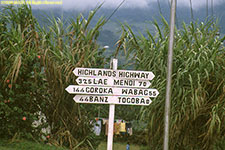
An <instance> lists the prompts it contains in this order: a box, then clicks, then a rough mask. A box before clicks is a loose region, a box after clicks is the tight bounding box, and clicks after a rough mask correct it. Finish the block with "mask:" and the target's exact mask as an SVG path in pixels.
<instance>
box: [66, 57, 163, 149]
mask: <svg viewBox="0 0 225 150" xmlns="http://www.w3.org/2000/svg"><path fill="white" fill-rule="evenodd" d="M111 68H112V69H98V68H75V69H74V71H73V73H74V74H75V75H76V76H78V78H77V79H76V82H77V83H78V85H69V86H68V87H67V88H66V89H65V90H66V91H67V92H68V93H70V94H79V95H76V96H75V97H74V98H73V99H74V101H75V102H76V103H90V104H109V127H108V139H107V150H112V146H113V124H114V112H115V104H119V105H143V106H148V105H149V104H151V102H152V101H151V99H150V97H153V98H154V97H157V96H158V94H159V92H158V90H157V89H148V87H149V86H150V85H151V83H150V82H149V80H152V79H153V78H154V77H155V75H154V74H153V73H152V72H150V71H134V70H117V59H112V61H111ZM80 94H81V95H80Z"/></svg>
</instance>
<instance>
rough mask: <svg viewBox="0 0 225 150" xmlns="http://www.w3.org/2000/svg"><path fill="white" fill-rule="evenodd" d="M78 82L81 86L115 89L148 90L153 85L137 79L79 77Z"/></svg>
mask: <svg viewBox="0 0 225 150" xmlns="http://www.w3.org/2000/svg"><path fill="white" fill-rule="evenodd" d="M76 82H77V83H78V84H79V85H101V86H114V87H141V88H148V87H149V86H150V85H151V83H150V82H149V81H147V80H135V79H119V78H105V77H101V78H100V77H78V78H77V79H76Z"/></svg>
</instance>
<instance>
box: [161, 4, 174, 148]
mask: <svg viewBox="0 0 225 150" xmlns="http://www.w3.org/2000/svg"><path fill="white" fill-rule="evenodd" d="M175 14H176V0H171V10H170V37H169V49H168V61H167V69H168V72H167V84H166V102H165V122H164V123H165V129H164V150H168V149H169V146H168V145H169V117H170V97H171V76H172V62H173V39H174V26H175Z"/></svg>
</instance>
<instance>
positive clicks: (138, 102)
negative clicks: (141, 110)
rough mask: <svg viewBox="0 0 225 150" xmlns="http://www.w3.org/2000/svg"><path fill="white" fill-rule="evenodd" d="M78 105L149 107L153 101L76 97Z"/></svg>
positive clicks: (143, 98)
mask: <svg viewBox="0 0 225 150" xmlns="http://www.w3.org/2000/svg"><path fill="white" fill-rule="evenodd" d="M73 99H74V100H75V102H76V103H92V104H121V105H145V106H147V105H149V104H150V103H151V102H152V101H151V99H150V98H146V97H129V96H104V95H101V96H96V95H76V96H75V97H74V98H73Z"/></svg>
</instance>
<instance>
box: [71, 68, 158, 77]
mask: <svg viewBox="0 0 225 150" xmlns="http://www.w3.org/2000/svg"><path fill="white" fill-rule="evenodd" d="M73 73H74V74H75V75H76V76H82V77H108V78H112V77H117V78H125V79H137V80H152V79H153V78H154V77H155V75H154V74H153V73H152V72H150V71H134V70H112V69H96V68H75V69H74V70H73Z"/></svg>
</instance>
